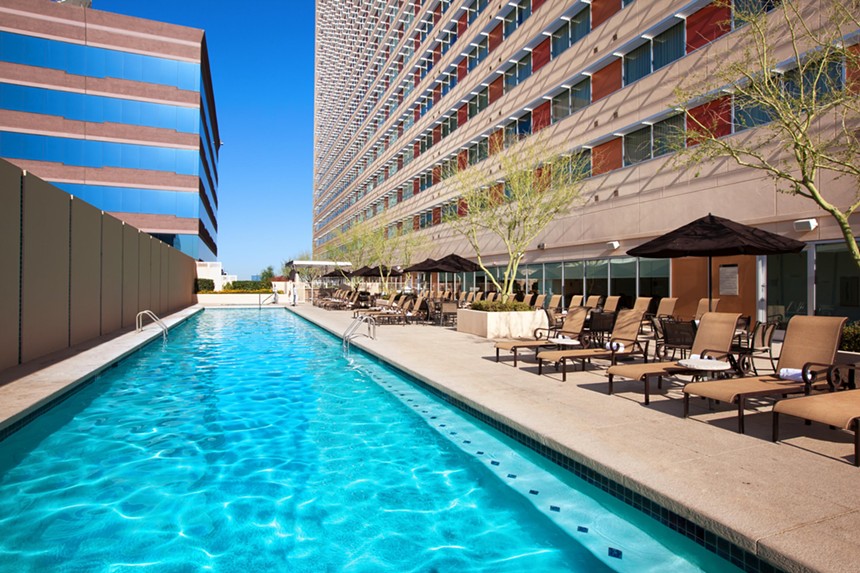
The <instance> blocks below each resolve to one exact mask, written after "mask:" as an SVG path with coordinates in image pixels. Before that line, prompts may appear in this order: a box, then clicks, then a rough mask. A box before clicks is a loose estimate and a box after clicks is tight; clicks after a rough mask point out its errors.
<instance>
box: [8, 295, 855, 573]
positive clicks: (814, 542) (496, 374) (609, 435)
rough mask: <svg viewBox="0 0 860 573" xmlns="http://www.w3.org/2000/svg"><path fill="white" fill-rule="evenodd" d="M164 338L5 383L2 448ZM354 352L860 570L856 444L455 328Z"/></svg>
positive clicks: (769, 543) (113, 347) (757, 534)
mask: <svg viewBox="0 0 860 573" xmlns="http://www.w3.org/2000/svg"><path fill="white" fill-rule="evenodd" d="M254 308H257V306H256V305H255V306H254ZM269 308H272V307H269ZM200 310H201V307H199V306H196V307H191V308H189V309H185V310H183V311H180V312H178V313H174V314H173V315H170V316H168V317H165V319H164V321H165V323H167V324H168V326H173V325H176V324H179V323H181V322H182V321H184V320H186V319H187V318H189V317H190V316H193V315H194V314H195V313H197V312H199V311H200ZM286 310H287V311H289V312H295V313H296V314H297V315H299V316H302V317H304V318H306V319H307V320H309V321H311V322H314V323H316V324H318V325H319V326H321V327H323V328H325V329H327V330H329V331H330V332H332V333H334V334H337V335H339V334H341V333H343V331H344V330H346V328H347V326H348V325H349V323H350V322H351V320H352V313H351V312H350V311H326V310H323V309H319V308H316V307H312V306H310V305H308V304H303V305H299V306H297V307H294V308H293V307H289V308H287V309H286ZM271 311H272V312H284V310H283V308H272V310H271ZM160 336H161V331H160V330H159V329H158V328H157V327H155V325H147V327H146V328H145V329H144V331H143V332H140V333H136V332H133V331H131V332H126V333H123V334H121V335H119V336H115V337H112V338H111V339H109V340H104V341H99V342H103V343H102V344H99V345H96V344H95V343H92V344H88V345H87V346H84V347H77V348H74V349H70V350H69V351H66V352H63V353H58V354H57V355H52V356H50V357H46V358H45V359H44V360H39V361H36V362H34V363H31V364H28V365H26V366H22V367H17V368H13V369H9V370H6V371H4V372H3V373H0V437H2V436H3V435H4V433H5V432H8V431H10V430H13V429H14V427H15V426H16V425H19V424H21V423H22V421H25V420H26V419H27V417H28V416H29V415H32V412H34V411H38V409H39V408H41V407H43V406H44V405H46V404H48V403H50V401H51V400H54V399H55V398H56V397H57V396H59V395H61V394H62V393H63V392H65V391H68V390H69V389H72V388H74V387H77V386H79V385H80V384H81V383H82V382H84V381H86V380H87V379H88V378H89V377H91V376H92V375H94V374H95V373H98V372H100V371H101V370H103V369H105V368H106V367H108V366H109V365H111V364H113V363H116V362H117V361H118V360H121V359H122V358H123V357H124V356H127V355H128V354H130V353H131V352H134V351H135V350H136V349H138V348H140V347H141V346H143V345H145V344H147V343H149V342H150V341H152V340H154V339H156V338H158V337H160ZM352 344H353V345H354V346H357V347H361V348H362V349H364V350H365V351H367V352H369V353H370V354H373V355H375V356H377V357H379V358H381V359H383V360H384V361H386V362H388V363H390V364H392V365H394V366H396V367H398V368H400V369H401V370H403V371H405V372H407V373H409V374H411V375H412V376H414V377H416V378H418V379H419V380H421V381H422V382H424V383H426V384H429V385H430V386H433V387H435V388H437V389H439V390H440V391H442V392H444V393H446V394H448V395H450V396H452V397H454V398H456V399H458V400H461V401H462V402H464V403H466V404H468V405H470V406H472V407H474V408H475V409H476V410H478V411H480V412H482V413H484V414H487V415H489V416H490V417H492V418H494V419H496V420H499V421H500V422H502V423H504V424H506V425H508V426H510V427H512V428H514V429H516V430H518V431H520V432H522V433H523V434H525V435H526V436H528V437H530V438H532V439H534V440H536V441H538V442H539V443H541V444H545V445H547V446H549V447H550V448H552V449H554V450H556V451H558V452H560V453H562V454H564V455H566V456H568V457H569V458H571V459H573V460H576V461H578V462H581V463H582V464H584V465H585V466H587V467H589V468H592V469H594V470H595V471H597V472H599V473H601V474H603V475H604V476H606V477H608V478H610V479H612V480H614V481H616V482H618V483H620V484H622V485H624V486H625V487H627V488H629V489H630V490H633V491H634V492H637V493H641V494H643V495H644V496H646V497H647V498H649V499H651V500H653V501H655V502H657V503H659V504H661V505H662V506H664V507H666V508H668V509H670V510H672V511H674V512H675V513H677V514H679V515H681V516H683V517H685V518H687V519H689V520H690V521H693V522H694V523H696V524H698V525H701V526H703V527H705V528H706V529H708V530H709V531H712V532H714V533H716V534H718V535H720V536H722V537H724V538H726V539H728V540H730V541H732V542H733V543H735V544H736V545H738V546H740V547H742V548H744V549H746V550H747V551H749V552H751V553H754V554H756V555H758V556H760V557H761V558H762V559H764V560H766V561H768V562H770V563H772V564H774V565H776V566H778V567H780V568H782V569H785V570H788V571H833V572H837V571H839V572H842V571H853V570H855V569H856V568H857V563H860V541H858V536H857V534H856V531H858V526H860V469H858V468H855V467H854V466H853V465H852V463H851V462H853V445H852V437H851V436H850V435H849V434H848V433H845V432H835V431H830V430H828V429H827V428H824V427H821V426H818V425H815V426H811V427H809V426H804V425H803V423H802V422H800V421H795V420H790V419H786V420H784V422H783V423H782V424H781V425H782V426H783V427H782V432H781V436H782V437H783V438H784V439H785V440H786V441H785V442H782V443H779V444H773V443H771V442H770V423H771V417H770V414H769V408H767V407H763V408H762V409H761V412H760V413H754V412H748V414H747V435H739V434H737V433H736V432H735V431H734V430H735V427H736V413H735V409H734V408H733V407H728V406H725V405H722V406H718V407H717V408H716V411H715V412H709V411H708V410H707V408H706V404H705V402H704V401H700V400H694V401H693V402H692V404H691V413H692V415H693V418H692V419H687V420H685V419H683V418H682V417H681V413H682V402H681V399H680V396H681V392H680V385H679V384H672V383H671V382H668V383H666V384H664V389H663V390H662V391H658V390H656V389H652V402H651V405H650V406H648V407H646V406H644V404H643V394H642V385H641V384H639V383H633V382H624V381H620V382H617V383H616V395H615V396H608V395H607V394H606V389H607V384H606V377H605V369H604V368H602V367H599V365H600V364H601V363H599V362H596V363H595V365H594V366H592V368H591V369H590V370H589V371H587V372H577V373H570V372H569V373H568V381H567V382H565V383H563V382H561V374H560V373H557V372H555V371H554V370H552V369H551V368H550V369H549V371H548V373H546V374H545V375H543V376H537V375H536V372H537V367H536V364H535V363H534V362H533V360H532V359H531V356H530V353H523V354H525V356H524V358H523V359H522V362H521V363H520V365H519V367H518V368H514V367H512V365H511V359H510V357H508V358H503V360H502V362H501V363H498V364H497V363H496V362H495V351H494V349H493V344H492V342H491V341H488V340H486V339H483V338H479V337H476V336H472V335H468V334H463V333H458V332H456V331H454V330H452V329H450V328H442V327H438V326H429V325H409V326H380V327H378V328H377V337H376V340H370V339H368V338H365V337H359V338H357V339H355V340H354V341H353V342H352ZM503 354H504V353H503Z"/></svg>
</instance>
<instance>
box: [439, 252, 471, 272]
mask: <svg viewBox="0 0 860 573" xmlns="http://www.w3.org/2000/svg"><path fill="white" fill-rule="evenodd" d="M436 262H437V263H442V264H445V265H448V266H451V267H453V268H454V269H455V270H454V272H457V273H474V272H476V271H479V270H481V265H479V264H478V263H473V262H472V261H470V260H469V259H466V258H464V257H461V256H460V255H456V254H454V253H451V254H450V255H446V256H444V257H442V258H441V259H439V260H438V261H436ZM445 272H451V271H445Z"/></svg>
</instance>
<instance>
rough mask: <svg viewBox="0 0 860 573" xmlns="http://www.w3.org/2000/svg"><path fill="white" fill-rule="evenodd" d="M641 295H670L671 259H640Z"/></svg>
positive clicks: (660, 296)
mask: <svg viewBox="0 0 860 573" xmlns="http://www.w3.org/2000/svg"><path fill="white" fill-rule="evenodd" d="M639 296H650V297H659V298H662V297H666V296H669V259H639Z"/></svg>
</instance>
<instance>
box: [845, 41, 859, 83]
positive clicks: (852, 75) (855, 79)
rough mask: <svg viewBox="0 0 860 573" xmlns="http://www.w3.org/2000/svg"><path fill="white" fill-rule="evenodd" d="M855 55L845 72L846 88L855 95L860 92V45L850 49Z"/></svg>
mask: <svg viewBox="0 0 860 573" xmlns="http://www.w3.org/2000/svg"><path fill="white" fill-rule="evenodd" d="M848 49H849V50H850V51H851V52H852V53H853V55H854V58H850V59H851V60H852V61H849V62H848V63H847V68H846V70H845V86H846V87H847V88H848V89H849V90H851V91H852V92H854V93H857V92H860V44H854V45H853V46H851V47H850V48H848Z"/></svg>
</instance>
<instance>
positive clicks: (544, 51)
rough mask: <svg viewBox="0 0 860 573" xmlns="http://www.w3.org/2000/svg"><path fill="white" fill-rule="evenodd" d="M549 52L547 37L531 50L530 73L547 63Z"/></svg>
mask: <svg viewBox="0 0 860 573" xmlns="http://www.w3.org/2000/svg"><path fill="white" fill-rule="evenodd" d="M549 54H550V52H549V38H547V39H546V40H544V41H543V42H541V43H540V44H538V45H537V46H535V49H534V50H532V73H534V72H536V71H538V70H539V69H541V68H542V67H544V66H545V65H547V64H548V63H549V58H550V55H549Z"/></svg>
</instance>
